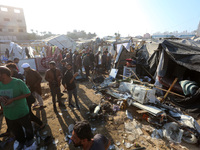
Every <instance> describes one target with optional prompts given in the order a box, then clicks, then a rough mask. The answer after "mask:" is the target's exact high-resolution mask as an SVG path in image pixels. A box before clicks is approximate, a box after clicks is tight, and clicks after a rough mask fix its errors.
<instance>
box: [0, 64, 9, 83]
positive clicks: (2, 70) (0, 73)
mask: <svg viewBox="0 0 200 150" xmlns="http://www.w3.org/2000/svg"><path fill="white" fill-rule="evenodd" d="M10 77H11V71H10V69H9V68H7V67H5V66H0V82H1V81H3V80H4V79H5V78H10Z"/></svg>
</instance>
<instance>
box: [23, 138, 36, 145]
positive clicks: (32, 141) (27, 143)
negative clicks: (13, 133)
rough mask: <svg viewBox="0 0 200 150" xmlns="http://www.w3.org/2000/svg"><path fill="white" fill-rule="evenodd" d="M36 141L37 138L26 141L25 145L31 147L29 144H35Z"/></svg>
mask: <svg viewBox="0 0 200 150" xmlns="http://www.w3.org/2000/svg"><path fill="white" fill-rule="evenodd" d="M34 142H35V140H34V139H31V140H29V141H26V143H25V145H26V147H29V146H31V145H33V143H34Z"/></svg>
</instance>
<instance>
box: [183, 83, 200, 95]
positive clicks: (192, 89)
mask: <svg viewBox="0 0 200 150" xmlns="http://www.w3.org/2000/svg"><path fill="white" fill-rule="evenodd" d="M179 83H180V85H181V87H182V89H183V93H184V94H185V95H186V96H188V95H194V94H195V93H196V91H197V90H198V88H199V87H198V83H196V82H194V81H190V80H183V81H180V82H179Z"/></svg>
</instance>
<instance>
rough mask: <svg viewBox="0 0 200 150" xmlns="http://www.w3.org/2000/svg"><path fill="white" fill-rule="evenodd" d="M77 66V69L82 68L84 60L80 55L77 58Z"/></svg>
mask: <svg viewBox="0 0 200 150" xmlns="http://www.w3.org/2000/svg"><path fill="white" fill-rule="evenodd" d="M76 63H77V64H76V65H77V67H79V68H80V67H82V58H81V56H80V55H78V56H77V61H76Z"/></svg>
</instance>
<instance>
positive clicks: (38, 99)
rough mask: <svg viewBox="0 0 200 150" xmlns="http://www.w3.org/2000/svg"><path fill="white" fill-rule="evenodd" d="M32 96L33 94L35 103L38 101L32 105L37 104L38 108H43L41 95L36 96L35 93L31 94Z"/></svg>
mask: <svg viewBox="0 0 200 150" xmlns="http://www.w3.org/2000/svg"><path fill="white" fill-rule="evenodd" d="M32 94H33V96H34V98H35V99H37V101H38V102H37V101H35V103H34V105H37V104H38V103H39V105H40V106H43V99H42V97H41V95H40V94H38V93H37V92H33V93H32Z"/></svg>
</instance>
